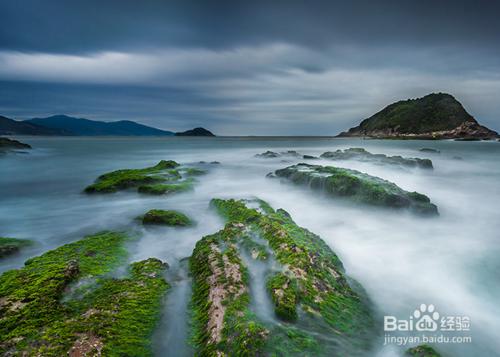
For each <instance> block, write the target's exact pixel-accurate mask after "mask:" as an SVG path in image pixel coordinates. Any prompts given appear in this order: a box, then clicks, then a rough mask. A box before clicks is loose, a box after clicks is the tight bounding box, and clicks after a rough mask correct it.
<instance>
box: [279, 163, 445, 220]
mask: <svg viewBox="0 0 500 357" xmlns="http://www.w3.org/2000/svg"><path fill="white" fill-rule="evenodd" d="M274 176H277V177H280V178H284V179H287V180H289V181H291V182H292V183H294V184H297V185H303V186H306V187H310V188H311V189H313V190H318V191H323V192H325V193H327V194H329V195H331V196H335V197H340V198H346V199H349V200H352V201H355V202H360V203H365V204H369V205H375V206H383V207H387V208H394V209H409V210H411V211H412V212H415V213H418V214H422V215H437V214H438V209H437V207H436V205H434V204H433V203H431V201H430V199H429V197H427V196H425V195H423V194H421V193H418V192H408V191H405V190H403V189H401V188H400V187H399V186H397V185H396V184H394V183H392V182H390V181H387V180H384V179H381V178H379V177H375V176H371V175H368V174H365V173H362V172H360V171H356V170H351V169H344V168H338V167H333V166H320V165H308V164H297V165H293V166H289V167H286V168H284V169H280V170H276V171H275V172H274Z"/></svg>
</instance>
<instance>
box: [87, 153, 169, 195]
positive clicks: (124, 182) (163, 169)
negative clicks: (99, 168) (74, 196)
mask: <svg viewBox="0 0 500 357" xmlns="http://www.w3.org/2000/svg"><path fill="white" fill-rule="evenodd" d="M178 166H179V164H178V163H177V162H175V161H165V160H162V161H160V162H159V163H158V164H156V165H155V166H151V167H146V168H144V169H125V170H117V171H113V172H110V173H107V174H104V175H101V176H99V177H98V178H97V180H96V182H95V183H94V184H92V185H90V186H88V187H86V188H85V192H86V193H111V192H116V191H119V190H124V189H127V188H131V187H137V186H140V185H145V184H155V183H159V182H164V181H166V180H168V178H169V176H170V177H174V178H178V177H179V173H178V172H177V170H173V169H175V168H176V167H178ZM161 173H163V175H160V174H161Z"/></svg>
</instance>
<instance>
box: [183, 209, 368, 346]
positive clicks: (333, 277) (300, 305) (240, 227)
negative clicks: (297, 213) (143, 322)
mask: <svg viewBox="0 0 500 357" xmlns="http://www.w3.org/2000/svg"><path fill="white" fill-rule="evenodd" d="M246 203H248V206H251V207H254V206H256V205H257V206H258V208H257V209H254V208H249V207H248V206H247V205H246ZM212 205H213V206H214V207H215V208H216V209H217V210H218V211H219V212H220V213H221V214H222V215H223V216H224V217H225V218H226V219H227V221H228V223H227V224H226V226H225V227H224V229H223V230H221V231H219V232H218V233H216V234H213V235H210V236H206V237H204V238H203V239H202V240H201V241H199V242H198V243H197V244H196V247H195V249H194V251H193V255H192V257H191V259H190V269H191V272H192V276H193V300H192V307H193V329H194V330H193V341H194V344H195V346H196V347H197V348H198V354H199V355H206V356H216V355H220V354H225V355H249V356H250V355H251V356H254V355H299V356H303V355H318V356H320V355H325V356H328V355H335V354H337V355H339V354H340V355H343V354H346V353H348V352H347V351H352V349H361V350H363V351H366V350H367V349H368V348H369V345H370V342H369V341H371V339H372V336H373V333H374V332H373V331H374V326H373V318H372V314H371V309H370V308H369V306H368V305H369V303H368V301H367V299H366V296H365V294H364V292H363V291H361V290H359V291H355V290H354V289H353V288H352V287H351V286H350V283H349V282H348V279H347V278H346V275H345V272H344V269H343V266H342V263H341V262H340V260H339V259H338V257H337V256H336V255H335V253H333V251H332V250H331V249H330V248H329V247H328V245H326V244H325V242H323V241H322V240H321V238H319V237H318V236H316V235H314V234H313V233H311V232H309V231H307V230H306V229H304V228H301V227H299V226H297V225H296V224H295V222H293V220H292V219H291V217H290V215H289V214H288V213H287V212H285V211H284V210H281V209H280V210H276V211H275V210H274V209H273V208H272V207H271V206H269V205H268V204H267V203H265V202H264V201H260V200H256V201H252V202H246V201H235V200H218V199H215V200H212ZM257 236H258V237H260V238H259V241H256V242H255V243H256V244H258V245H259V246H260V247H263V249H267V250H268V253H267V256H268V257H269V256H270V255H272V256H273V259H276V262H275V263H276V264H275V263H272V264H271V265H269V266H268V268H269V269H278V271H272V270H270V271H269V272H268V273H269V274H268V276H269V278H268V279H267V283H266V286H267V290H268V293H269V299H270V302H272V304H273V305H274V307H275V313H276V316H277V317H278V318H280V319H282V320H284V321H286V322H288V323H289V324H291V325H290V326H288V325H283V324H277V323H270V322H262V321H260V320H259V319H258V318H257V317H256V315H255V314H254V311H252V309H251V308H250V299H251V297H250V295H249V283H250V279H251V277H250V274H249V273H248V268H247V267H246V266H245V264H244V263H243V259H242V258H241V254H242V250H245V249H248V247H252V245H250V244H248V243H247V240H249V239H256V238H255V237H257ZM260 239H263V240H264V241H265V242H267V244H266V245H263V244H261V243H260ZM254 259H256V260H258V259H259V258H258V255H257V256H256V257H254ZM268 259H269V258H268ZM277 266H279V268H277Z"/></svg>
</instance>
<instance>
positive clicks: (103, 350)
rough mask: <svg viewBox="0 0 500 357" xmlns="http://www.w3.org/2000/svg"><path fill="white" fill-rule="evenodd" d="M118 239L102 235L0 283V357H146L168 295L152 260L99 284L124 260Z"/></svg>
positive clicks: (157, 264) (14, 272)
mask: <svg viewBox="0 0 500 357" xmlns="http://www.w3.org/2000/svg"><path fill="white" fill-rule="evenodd" d="M129 240H130V238H129V237H128V236H127V235H125V234H123V233H115V232H102V233H99V234H96V235H92V236H87V237H85V238H84V239H82V240H79V241H77V242H74V243H70V244H66V245H64V246H61V247H59V248H57V249H54V250H51V251H49V252H46V253H44V254H43V255H41V256H39V257H35V258H32V259H29V260H28V261H26V263H25V266H24V267H23V268H21V269H18V270H10V271H7V272H5V273H4V274H2V275H1V276H0V316H2V323H1V324H0V335H1V336H2V341H1V342H0V354H2V355H23V356H64V355H70V356H84V355H129V356H130V355H134V356H138V355H141V356H142V355H151V349H150V342H151V341H150V336H151V333H152V331H153V328H154V326H155V324H156V321H157V319H158V315H159V312H160V307H161V300H162V297H163V295H164V293H165V292H166V290H167V288H168V284H167V283H166V281H165V280H164V278H163V277H162V271H163V270H164V269H165V265H164V264H163V263H162V262H161V261H159V260H157V259H148V260H145V261H142V262H137V263H133V264H132V265H131V266H130V268H129V273H128V275H127V276H126V277H124V278H121V279H117V278H113V277H111V276H107V275H106V273H109V272H112V271H113V270H115V269H116V268H118V267H119V266H120V265H121V264H123V263H124V262H125V260H126V257H127V251H126V249H125V243H126V242H127V241H129Z"/></svg>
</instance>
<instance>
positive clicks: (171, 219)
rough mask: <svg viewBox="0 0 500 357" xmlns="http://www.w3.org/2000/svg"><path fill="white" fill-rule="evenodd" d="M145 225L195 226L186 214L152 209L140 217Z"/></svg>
mask: <svg viewBox="0 0 500 357" xmlns="http://www.w3.org/2000/svg"><path fill="white" fill-rule="evenodd" d="M140 218H141V221H142V224H145V225H165V226H174V227H186V226H191V225H193V222H192V221H191V219H190V218H189V217H188V216H186V215H185V214H184V213H181V212H178V211H173V210H162V209H152V210H150V211H148V212H147V213H146V214H145V215H144V216H142V217H140Z"/></svg>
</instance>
